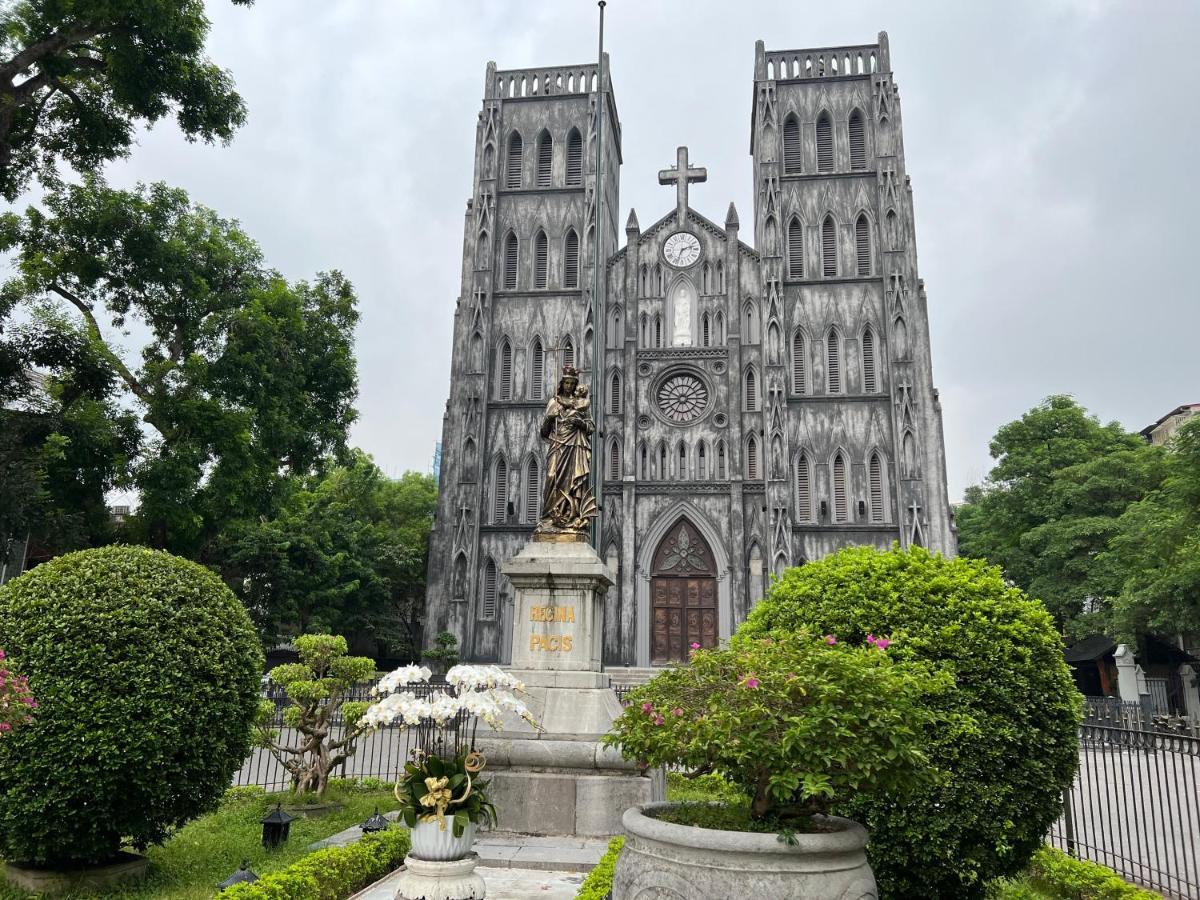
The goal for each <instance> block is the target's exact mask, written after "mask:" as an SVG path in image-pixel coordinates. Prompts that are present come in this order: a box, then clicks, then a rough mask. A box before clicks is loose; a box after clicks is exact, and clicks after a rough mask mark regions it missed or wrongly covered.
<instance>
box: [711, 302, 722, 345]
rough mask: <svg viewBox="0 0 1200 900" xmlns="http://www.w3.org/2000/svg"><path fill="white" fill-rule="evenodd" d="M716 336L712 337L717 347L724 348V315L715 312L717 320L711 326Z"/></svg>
mask: <svg viewBox="0 0 1200 900" xmlns="http://www.w3.org/2000/svg"><path fill="white" fill-rule="evenodd" d="M713 330H714V331H715V332H716V334H715V335H714V336H713V337H714V340H715V342H716V344H717V346H718V347H724V346H725V313H723V312H721V311H720V310H718V311H717V318H716V321H715V323H714V326H713Z"/></svg>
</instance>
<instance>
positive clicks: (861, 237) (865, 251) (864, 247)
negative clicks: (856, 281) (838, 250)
mask: <svg viewBox="0 0 1200 900" xmlns="http://www.w3.org/2000/svg"><path fill="white" fill-rule="evenodd" d="M854 255H855V257H856V260H855V261H856V265H857V273H858V274H859V275H870V274H871V223H870V221H869V220H868V219H867V214H866V213H863V214H861V215H860V216H859V217H858V220H857V221H856V222H855V223H854Z"/></svg>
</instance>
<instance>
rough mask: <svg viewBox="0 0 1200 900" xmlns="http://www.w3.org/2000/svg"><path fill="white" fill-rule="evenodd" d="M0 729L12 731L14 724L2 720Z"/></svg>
mask: <svg viewBox="0 0 1200 900" xmlns="http://www.w3.org/2000/svg"><path fill="white" fill-rule="evenodd" d="M0 731H12V726H11V725H9V724H8V723H7V722H0Z"/></svg>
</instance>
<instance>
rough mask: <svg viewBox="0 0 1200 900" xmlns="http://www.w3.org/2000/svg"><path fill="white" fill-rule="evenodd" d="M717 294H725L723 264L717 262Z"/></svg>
mask: <svg viewBox="0 0 1200 900" xmlns="http://www.w3.org/2000/svg"><path fill="white" fill-rule="evenodd" d="M717 293H719V294H723V293H725V263H723V262H721V260H719V259H718V260H717Z"/></svg>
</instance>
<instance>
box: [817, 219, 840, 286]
mask: <svg viewBox="0 0 1200 900" xmlns="http://www.w3.org/2000/svg"><path fill="white" fill-rule="evenodd" d="M837 273H838V271H837V225H835V224H834V222H833V216H826V217H825V221H823V222H822V223H821V274H822V275H824V276H825V277H826V278H836V277H837Z"/></svg>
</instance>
